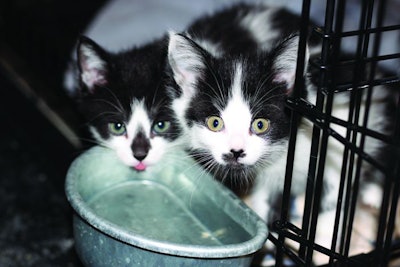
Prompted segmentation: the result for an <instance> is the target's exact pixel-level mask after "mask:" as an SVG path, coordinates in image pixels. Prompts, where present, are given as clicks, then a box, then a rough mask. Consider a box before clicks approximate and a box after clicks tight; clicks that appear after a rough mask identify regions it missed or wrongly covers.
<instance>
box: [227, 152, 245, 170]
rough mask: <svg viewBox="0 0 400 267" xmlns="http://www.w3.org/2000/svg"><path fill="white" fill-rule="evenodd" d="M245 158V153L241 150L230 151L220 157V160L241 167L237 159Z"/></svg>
mask: <svg viewBox="0 0 400 267" xmlns="http://www.w3.org/2000/svg"><path fill="white" fill-rule="evenodd" d="M245 156H246V153H244V150H243V149H240V150H234V149H231V151H230V153H227V154H224V155H223V156H222V159H223V160H224V161H225V162H226V163H228V164H231V165H233V166H237V167H239V166H241V165H243V164H242V163H240V162H239V159H240V158H243V157H245Z"/></svg>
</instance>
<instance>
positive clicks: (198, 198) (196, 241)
mask: <svg viewBox="0 0 400 267" xmlns="http://www.w3.org/2000/svg"><path fill="white" fill-rule="evenodd" d="M66 195H67V198H68V200H69V202H70V204H71V206H72V207H73V208H74V210H75V215H74V222H73V224H74V225H73V227H74V238H75V246H76V250H77V252H78V255H79V257H80V259H81V260H82V262H83V263H84V265H85V266H96V267H101V266H107V267H110V266H250V264H251V260H252V257H253V254H254V253H255V252H256V251H257V250H259V249H260V248H261V247H262V246H263V244H264V242H265V240H266V238H267V234H268V230H267V227H266V225H265V223H264V222H263V221H262V220H261V219H260V218H259V217H258V216H257V215H256V214H255V213H254V212H253V211H252V210H251V209H249V208H248V207H247V206H246V205H245V204H244V203H243V202H242V201H241V200H240V199H238V198H237V197H236V196H235V195H234V194H233V193H232V192H231V191H229V190H228V189H226V188H225V187H223V186H222V185H221V184H220V183H218V182H217V181H215V180H214V179H212V177H210V176H209V175H208V174H207V173H206V172H204V170H202V169H201V168H200V167H199V166H197V165H196V164H195V163H194V162H193V161H192V160H191V159H190V158H189V157H188V156H187V155H185V154H184V153H183V152H182V153H174V154H171V155H169V156H168V158H166V159H165V160H164V161H163V162H162V163H160V164H158V165H157V166H154V167H152V168H148V169H147V170H146V171H143V172H137V171H135V170H133V169H131V168H129V167H127V166H125V165H123V164H122V163H121V162H120V160H119V159H118V158H117V157H116V156H115V154H114V152H113V151H111V150H109V149H106V148H103V147H93V148H92V149H90V150H88V151H87V152H85V153H83V154H82V155H81V156H79V157H78V158H77V159H76V160H75V161H74V162H73V163H72V165H71V167H70V169H69V171H68V174H67V179H66Z"/></svg>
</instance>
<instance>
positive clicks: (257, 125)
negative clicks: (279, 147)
mask: <svg viewBox="0 0 400 267" xmlns="http://www.w3.org/2000/svg"><path fill="white" fill-rule="evenodd" d="M268 129H269V121H268V120H266V119H262V118H258V119H255V120H254V121H253V123H252V124H251V130H252V132H253V133H255V134H263V133H265V132H266V131H268Z"/></svg>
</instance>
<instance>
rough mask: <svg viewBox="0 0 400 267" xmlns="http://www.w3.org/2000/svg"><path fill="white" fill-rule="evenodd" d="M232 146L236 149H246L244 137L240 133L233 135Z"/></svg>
mask: <svg viewBox="0 0 400 267" xmlns="http://www.w3.org/2000/svg"><path fill="white" fill-rule="evenodd" d="M230 146H231V149H232V150H235V151H239V150H244V138H243V137H241V136H239V135H234V136H232V138H231V140H230Z"/></svg>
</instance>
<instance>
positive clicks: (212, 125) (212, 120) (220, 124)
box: [206, 116, 224, 132]
mask: <svg viewBox="0 0 400 267" xmlns="http://www.w3.org/2000/svg"><path fill="white" fill-rule="evenodd" d="M206 125H207V127H208V129H210V130H211V131H213V132H219V131H221V130H222V129H223V128H224V121H223V120H222V119H221V118H220V117H218V116H210V117H208V118H207V119H206Z"/></svg>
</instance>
